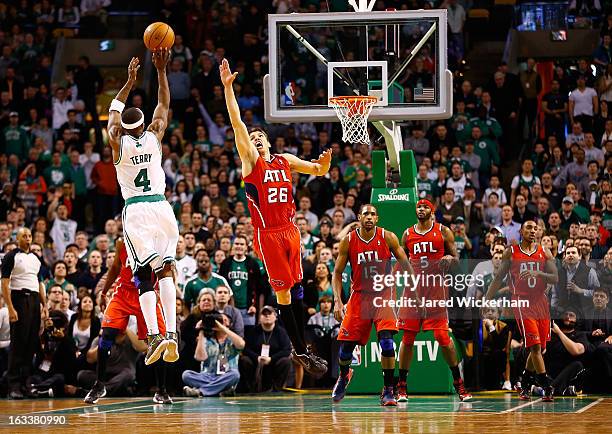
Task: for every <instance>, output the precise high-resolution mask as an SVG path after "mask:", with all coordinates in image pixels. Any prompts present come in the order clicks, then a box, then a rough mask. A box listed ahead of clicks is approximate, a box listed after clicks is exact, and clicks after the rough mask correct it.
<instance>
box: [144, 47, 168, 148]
mask: <svg viewBox="0 0 612 434" xmlns="http://www.w3.org/2000/svg"><path fill="white" fill-rule="evenodd" d="M169 59H170V49H169V48H165V49H161V50H155V51H154V52H153V64H154V65H155V69H157V81H158V83H159V90H158V91H157V107H155V111H154V112H153V119H152V120H151V125H149V128H147V130H149V131H151V132H152V133H153V134H155V136H156V137H157V140H159V141H160V143H161V141H162V139H163V138H164V134H165V132H166V127H167V126H168V111H169V110H170V87H169V86H168V77H167V76H166V66H167V65H168V60H169Z"/></svg>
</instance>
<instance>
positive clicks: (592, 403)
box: [576, 398, 604, 413]
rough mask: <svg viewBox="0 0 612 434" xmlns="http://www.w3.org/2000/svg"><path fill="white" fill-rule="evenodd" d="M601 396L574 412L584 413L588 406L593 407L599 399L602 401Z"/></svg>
mask: <svg viewBox="0 0 612 434" xmlns="http://www.w3.org/2000/svg"><path fill="white" fill-rule="evenodd" d="M603 400H604V399H603V398H599V399H598V400H597V401H594V402H591V403H590V404H589V405H587V406H584V407H582V408H581V409H580V410H578V411H577V412H576V413H584V412H585V411H587V410H588V409H589V408H592V407H595V406H596V405H597V404H599V403H600V402H601V401H603Z"/></svg>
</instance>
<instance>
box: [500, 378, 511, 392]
mask: <svg viewBox="0 0 612 434" xmlns="http://www.w3.org/2000/svg"><path fill="white" fill-rule="evenodd" d="M502 390H512V384H510V382H509V381H508V380H506V381H504V385H503V386H502Z"/></svg>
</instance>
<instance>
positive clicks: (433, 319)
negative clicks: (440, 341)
mask: <svg viewBox="0 0 612 434" xmlns="http://www.w3.org/2000/svg"><path fill="white" fill-rule="evenodd" d="M419 294H420V297H419V299H418V300H417V298H416V297H415V296H414V294H413V293H411V292H407V293H405V294H404V296H407V297H410V298H411V299H412V300H413V302H414V303H415V305H414V306H408V307H404V308H402V309H399V314H398V321H397V323H398V328H399V329H400V330H409V331H413V332H419V331H421V330H448V329H449V327H448V311H447V310H446V307H441V306H435V307H418V304H419V303H422V302H428V301H429V302H432V301H442V300H446V290H445V289H444V288H443V287H437V286H432V287H431V288H427V291H425V290H423V289H421V288H419Z"/></svg>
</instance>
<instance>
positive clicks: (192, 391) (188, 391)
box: [183, 386, 202, 398]
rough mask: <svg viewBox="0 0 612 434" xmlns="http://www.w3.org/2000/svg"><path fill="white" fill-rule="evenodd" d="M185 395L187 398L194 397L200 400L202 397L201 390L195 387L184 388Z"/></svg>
mask: <svg viewBox="0 0 612 434" xmlns="http://www.w3.org/2000/svg"><path fill="white" fill-rule="evenodd" d="M183 393H184V394H185V396H193V397H195V398H199V397H200V396H202V394H201V393H200V389H196V388H195V387H189V386H183Z"/></svg>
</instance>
